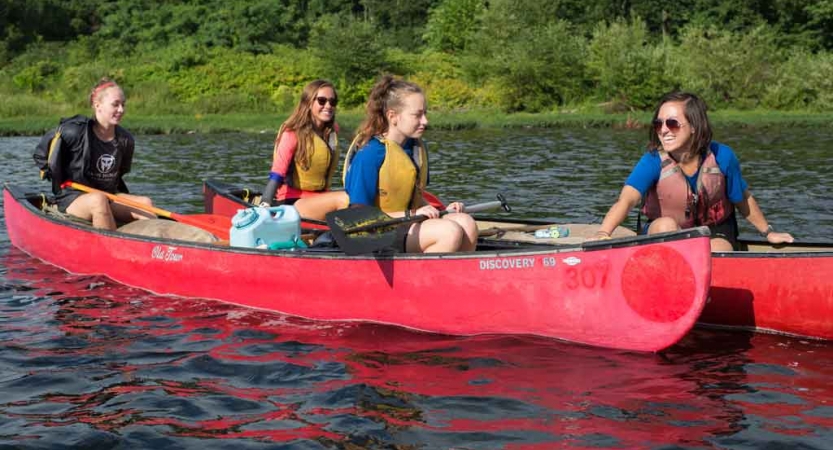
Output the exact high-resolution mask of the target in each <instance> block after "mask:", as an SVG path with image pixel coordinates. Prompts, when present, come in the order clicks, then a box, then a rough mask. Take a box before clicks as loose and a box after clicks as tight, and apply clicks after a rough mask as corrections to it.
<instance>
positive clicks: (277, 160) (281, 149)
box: [271, 124, 338, 200]
mask: <svg viewBox="0 0 833 450" xmlns="http://www.w3.org/2000/svg"><path fill="white" fill-rule="evenodd" d="M333 130H334V131H335V132H336V133H338V124H334V125H333ZM296 150H298V135H297V134H295V132H294V131H292V130H284V131H283V134H281V139H280V141H278V143H277V144H275V150H274V151H273V152H272V169H271V172H272V173H275V174H278V175H280V176H281V178H283V183H282V184H281V186H280V187H279V188H278V192H277V193H276V194H275V198H277V199H278V200H285V199H287V198H304V197H312V196H315V195H318V194H320V192H315V191H302V190H300V189H296V188H293V187H291V186H289V184H288V183H287V182H286V176H287V174H288V173H289V166H290V165H291V164H292V160H293V159H294V158H295V151H296Z"/></svg>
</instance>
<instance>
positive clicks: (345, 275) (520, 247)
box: [3, 185, 711, 351]
mask: <svg viewBox="0 0 833 450" xmlns="http://www.w3.org/2000/svg"><path fill="white" fill-rule="evenodd" d="M26 192H27V191H24V190H22V189H20V188H18V187H16V186H9V185H6V186H5V190H4V195H3V197H4V210H5V219H6V227H7V229H8V233H9V237H10V239H11V242H12V244H13V245H15V246H16V247H18V248H20V249H21V250H23V251H25V252H26V253H28V254H29V255H31V256H33V257H35V258H39V259H41V260H43V261H46V262H49V263H51V264H54V265H56V266H58V267H61V268H63V269H65V270H67V271H69V272H72V273H78V274H101V275H105V276H107V277H109V278H111V279H112V280H114V281H116V282H119V283H122V284H125V285H128V286H134V287H138V288H142V289H145V290H148V291H151V292H154V293H157V294H165V295H176V296H183V297H199V298H209V299H216V300H221V301H225V302H230V303H235V304H239V305H244V306H249V307H253V308H261V309H265V310H271V311H278V312H281V313H285V314H290V315H296V316H301V317H307V318H312V319H318V320H339V321H368V322H377V323H386V324H394V325H399V326H403V327H408V328H412V329H418V330H424V331H429V332H436V333H445V334H455V335H475V334H530V335H540V336H547V337H552V338H557V339H563V340H566V341H572V342H577V343H583V344H587V345H594V346H602V347H610V348H617V349H625V350H636V351H658V350H662V349H664V348H667V347H669V346H671V345H673V344H674V343H676V342H677V341H679V340H680V339H681V338H682V337H683V336H684V335H685V334H686V333H687V332H688V331H689V329H690V328H691V327H692V326H693V325H694V323H695V321H696V319H697V317H699V315H700V313H701V311H702V309H703V306H704V305H705V302H706V297H707V294H708V286H709V281H710V278H709V276H710V272H711V265H710V260H711V258H710V255H709V243H708V230H707V229H704V228H698V229H692V230H686V231H685V232H680V233H670V234H666V235H658V236H651V237H634V238H630V239H621V240H616V241H604V242H599V243H595V244H585V245H573V246H566V247H564V246H552V245H541V244H529V243H522V242H511V241H502V242H491V243H490V242H484V243H482V244H481V245H479V246H478V251H476V252H469V253H454V254H438V255H412V254H408V255H406V254H399V255H360V256H345V255H344V254H343V253H341V252H339V251H338V250H334V249H319V250H315V249H308V250H306V251H285V250H276V251H270V250H260V249H243V248H232V247H227V246H225V247H224V246H221V245H217V244H205V243H195V242H187V241H182V240H170V239H164V238H155V237H145V236H135V235H128V234H125V233H122V232H117V231H116V232H110V231H102V230H96V229H93V228H92V227H90V226H88V225H85V224H78V223H75V222H69V221H67V220H65V219H64V218H62V217H59V216H56V215H54V214H51V213H44V212H43V211H42V210H41V209H40V203H41V198H42V197H41V195H40V193H39V192H33V193H31V194H27V193H26ZM657 273H662V274H663V275H664V276H662V277H657V276H656V274H657Z"/></svg>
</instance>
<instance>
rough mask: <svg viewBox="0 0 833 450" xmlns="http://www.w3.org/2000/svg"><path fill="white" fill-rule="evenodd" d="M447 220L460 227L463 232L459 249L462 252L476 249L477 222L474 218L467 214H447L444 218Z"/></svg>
mask: <svg viewBox="0 0 833 450" xmlns="http://www.w3.org/2000/svg"><path fill="white" fill-rule="evenodd" d="M446 218H447V219H448V220H451V221H453V222H454V223H456V224H457V225H459V226H460V229H461V230H462V231H463V243H462V245H461V247H460V250H462V251H473V250H474V249H475V247H477V237H478V231H477V222H476V221H475V220H474V217H472V216H470V215H468V214H461V213H456V214H449V215H447V216H446Z"/></svg>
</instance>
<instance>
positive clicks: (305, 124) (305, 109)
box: [275, 80, 338, 170]
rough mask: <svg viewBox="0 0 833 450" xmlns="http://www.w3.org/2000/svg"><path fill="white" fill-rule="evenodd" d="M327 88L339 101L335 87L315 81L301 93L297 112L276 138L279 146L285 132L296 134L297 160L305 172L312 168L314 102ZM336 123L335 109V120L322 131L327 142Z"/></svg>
mask: <svg viewBox="0 0 833 450" xmlns="http://www.w3.org/2000/svg"><path fill="white" fill-rule="evenodd" d="M326 87H328V88H330V89H332V90H333V93H334V94H335V96H336V99H338V93H336V88H335V86H333V83H330V82H329V81H327V80H315V81H313V82H311V83H309V84H307V85H306V86H304V90H303V92H301V100H300V101H299V102H298V104H297V105H296V106H295V110H294V111H292V114H290V116H289V118H288V119H286V121H285V122H284V123H283V125H282V126H281V130H280V131H279V132H278V135H277V136H275V145H278V142H280V140H281V135H283V132H284V131H286V130H292V131H294V132H295V135H296V136H297V137H298V149H297V150H296V151H295V159H296V160H297V161H298V162H299V163H300V165H301V168H302V169H304V170H307V169H309V166H310V159H311V158H312V145H313V143H312V139H313V136H314V134H315V131H314V130H313V128H314V127H315V122H314V121H313V120H312V102H314V101H315V94H317V93H318V91H319V90H320V89H323V88H326ZM335 121H336V114H335V109H333V118H332V119H331V120H329V121H327V122H326V123H324V127H323V129H322V130H321V131H322V132H323V135H324V140H325V141H326V140H327V136H329V135H330V133H332V131H333V126H334V125H335Z"/></svg>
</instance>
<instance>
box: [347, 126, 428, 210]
mask: <svg viewBox="0 0 833 450" xmlns="http://www.w3.org/2000/svg"><path fill="white" fill-rule="evenodd" d="M415 144H416V140H415V139H408V140H406V141H405V144H404V145H403V146H402V150H404V151H405V153H407V154H408V156H410V157H411V161H413V159H414V147H415ZM385 153H386V150H385V144H383V143H382V142H381V141H380V140H378V139H376V138H375V137H374V138H372V139H370V141H368V142H367V144H365V146H364V147H362V148H361V149H359V151H357V152H356V153H355V154H354V155H353V161H352V162H351V163H350V167H349V168H348V169H347V176H346V177H345V179H344V190H345V191H347V195H348V196H349V197H350V204H351V205H373V203H374V202H375V200H376V197H377V194H378V193H379V169H380V168H381V167H382V163H383V162H384V161H385ZM414 167H416V163H414Z"/></svg>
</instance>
